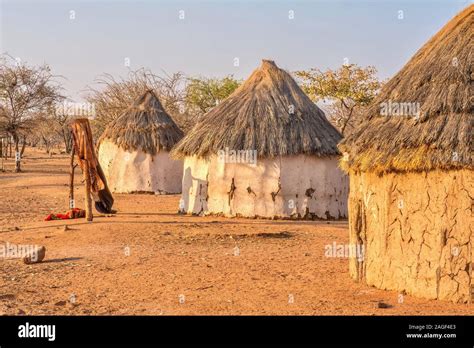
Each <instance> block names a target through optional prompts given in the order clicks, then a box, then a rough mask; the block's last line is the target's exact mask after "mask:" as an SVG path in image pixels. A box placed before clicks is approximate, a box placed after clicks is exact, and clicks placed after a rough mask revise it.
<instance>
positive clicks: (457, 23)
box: [339, 5, 474, 173]
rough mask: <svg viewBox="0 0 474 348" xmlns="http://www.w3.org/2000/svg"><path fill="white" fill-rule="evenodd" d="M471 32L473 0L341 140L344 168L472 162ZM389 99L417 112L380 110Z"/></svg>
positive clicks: (414, 168)
mask: <svg viewBox="0 0 474 348" xmlns="http://www.w3.org/2000/svg"><path fill="white" fill-rule="evenodd" d="M473 34H474V5H471V6H469V7H468V8H466V9H465V10H464V11H462V12H461V13H460V14H458V15H457V16H456V17H455V18H453V19H452V20H451V21H450V22H449V23H448V24H447V25H446V26H444V28H442V29H441V30H440V31H439V32H438V33H437V34H436V35H435V36H434V37H432V38H431V39H430V40H429V41H428V42H427V43H426V44H425V45H424V46H423V47H422V48H421V49H420V50H419V51H418V52H417V53H416V54H415V56H413V58H411V60H410V61H409V62H408V63H407V64H406V65H405V66H404V67H403V68H402V70H400V72H398V74H397V75H395V77H394V78H392V79H391V80H390V81H389V82H388V83H387V84H386V85H385V86H384V88H382V91H381V93H380V95H378V97H377V98H376V99H375V100H374V102H373V103H372V104H371V107H370V108H369V110H368V114H367V116H368V120H367V121H366V122H365V123H363V124H362V125H361V126H360V127H359V128H358V129H357V131H356V132H355V133H353V134H352V135H351V136H349V137H348V138H346V139H344V140H343V141H342V142H341V144H340V145H339V148H340V149H341V151H342V152H345V153H347V155H345V156H344V157H343V159H342V161H341V165H342V166H343V167H344V169H346V170H354V171H372V172H376V173H383V172H390V171H395V172H396V171H426V170H431V169H453V168H471V169H472V168H473V161H472V154H473V152H474V148H473V122H474V109H473V101H474V99H473V82H474V67H473V52H474V47H473V46H474V37H473V36H474V35H473ZM388 102H391V103H392V105H393V102H397V103H419V104H418V105H419V106H420V108H419V111H420V112H419V116H418V117H416V116H415V117H413V115H412V116H411V117H410V116H408V117H407V116H395V115H391V116H382V115H381V114H384V112H383V108H384V107H386V106H387V103H388ZM384 103H385V104H384ZM399 106H400V105H399ZM392 110H393V109H392Z"/></svg>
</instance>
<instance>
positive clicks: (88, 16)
mask: <svg viewBox="0 0 474 348" xmlns="http://www.w3.org/2000/svg"><path fill="white" fill-rule="evenodd" d="M0 2H1V4H0V23H1V24H0V34H1V35H0V52H2V53H6V52H7V53H8V54H10V55H11V56H13V57H19V58H21V60H22V61H26V62H28V63H30V64H41V63H44V62H46V63H48V64H50V66H51V67H52V69H53V72H54V73H55V74H59V75H63V76H64V77H66V78H67V80H66V81H65V83H64V85H65V88H66V91H67V93H68V94H69V95H70V96H71V97H72V98H73V99H75V100H76V101H80V100H81V96H83V92H81V91H82V90H84V89H85V87H86V86H87V85H88V84H92V83H93V81H94V79H95V78H96V77H97V76H98V75H100V74H102V73H105V72H107V73H111V74H112V75H114V76H124V75H126V73H127V69H128V68H127V67H125V64H124V61H125V58H127V57H128V58H129V59H130V63H131V69H137V68H140V67H147V68H150V69H152V70H153V71H155V72H157V73H160V72H161V70H165V71H166V72H169V73H172V72H175V71H182V72H184V73H186V74H187V75H189V76H194V75H202V76H213V77H217V76H225V75H229V74H233V75H234V76H235V77H237V78H246V77H247V76H248V75H249V74H250V72H251V71H252V70H253V69H255V68H256V67H257V66H258V65H259V64H260V60H261V59H262V58H272V59H274V60H275V61H276V63H277V64H278V65H279V66H280V67H283V68H285V69H288V70H290V71H294V70H298V69H307V68H310V67H318V68H320V69H326V68H336V67H338V66H340V65H341V64H342V63H343V62H344V58H345V57H347V58H348V59H349V62H350V63H357V64H359V65H364V66H365V65H374V66H375V67H376V68H377V69H378V71H379V76H380V77H381V78H387V77H390V76H392V75H393V74H394V73H396V72H397V71H398V70H399V69H400V68H401V67H402V66H403V65H404V64H405V63H406V61H407V60H408V59H409V58H410V57H411V56H412V55H413V54H414V53H415V52H416V50H417V49H418V48H420V47H421V45H423V43H425V42H426V41H427V40H428V39H429V38H430V37H431V36H432V35H434V34H435V33H436V32H437V31H438V30H439V29H440V28H441V27H442V26H443V25H444V24H445V23H446V22H447V21H449V19H450V18H452V17H453V16H454V15H455V14H456V13H458V12H459V11H461V10H462V9H463V8H465V7H466V6H467V5H468V4H469V3H471V2H472V1H471V0H404V1H401V0H385V1H383V0H381V1H375V0H360V1H357V0H336V1H329V0H325V1H321V0H319V1H316V0H314V1H309V0H308V1H290V0H287V1H284V0H280V1H263V0H260V1H257V0H254V1H249V0H245V1H244V0H241V1H237V0H233V1H230V0H229V1H222V0H221V1H199V0H194V1H193V0H187V1H170V0H168V1H165V0H155V1H152V0H149V1H131V0H129V1H123V0H122V1H112V0H95V1H90V0H82V1H78V0H69V1H67V0H63V1H58V0H57V1H51V0H49V1H43V0H34V1H33V0H30V1H27V0H1V1H0ZM180 10H184V11H185V12H184V14H185V18H184V19H180V18H179V14H180V13H179V11H180ZM290 10H293V11H294V19H289V18H288V17H289V11H290ZM70 11H75V19H70V15H71V12H70ZM399 11H403V17H404V18H403V19H399V18H398V16H399ZM235 57H238V58H239V60H240V66H239V67H234V65H233V60H234V58H235Z"/></svg>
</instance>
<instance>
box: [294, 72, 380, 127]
mask: <svg viewBox="0 0 474 348" xmlns="http://www.w3.org/2000/svg"><path fill="white" fill-rule="evenodd" d="M295 74H296V76H297V77H299V78H300V79H301V82H302V88H303V90H304V91H305V93H306V94H307V95H308V96H309V97H310V98H311V100H313V101H314V102H318V101H321V100H329V101H330V102H331V104H330V106H329V110H330V113H331V116H332V117H331V119H332V120H333V121H334V122H335V125H336V127H338V128H339V130H340V131H341V133H342V134H343V135H347V131H348V130H352V129H354V127H356V126H357V124H358V123H359V122H360V121H361V119H362V117H363V116H362V115H363V109H364V108H365V107H366V106H367V105H368V104H369V103H370V102H371V101H372V100H373V99H374V97H375V96H376V95H377V93H378V91H379V90H380V88H381V86H382V82H381V81H379V80H378V79H377V77H376V74H377V70H376V69H375V67H373V66H368V67H365V68H362V67H360V66H358V65H356V64H348V65H343V66H341V67H340V68H339V69H337V70H331V69H328V70H326V71H324V72H322V71H320V70H319V69H310V70H306V71H297V72H296V73H295Z"/></svg>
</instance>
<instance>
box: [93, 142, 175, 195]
mask: <svg viewBox="0 0 474 348" xmlns="http://www.w3.org/2000/svg"><path fill="white" fill-rule="evenodd" d="M99 163H100V166H101V167H102V170H103V171H104V174H105V177H106V178H107V184H108V186H109V188H110V190H111V191H112V192H116V193H132V192H153V193H158V194H173V193H181V179H182V176H183V161H179V160H173V159H171V158H170V156H169V153H168V152H166V151H160V152H158V153H157V154H156V155H154V156H152V155H150V154H147V153H145V152H143V151H127V150H124V149H123V148H121V147H118V146H117V145H116V144H114V143H113V142H111V141H108V140H105V141H103V142H102V143H101V144H100V148H99Z"/></svg>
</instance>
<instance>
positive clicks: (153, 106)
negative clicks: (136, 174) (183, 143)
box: [99, 91, 183, 155]
mask: <svg viewBox="0 0 474 348" xmlns="http://www.w3.org/2000/svg"><path fill="white" fill-rule="evenodd" d="M182 137H183V132H182V131H181V129H179V127H178V126H177V125H176V123H174V121H173V120H172V118H171V117H170V116H169V115H168V114H167V113H166V112H165V111H164V109H163V106H162V105H161V103H160V101H159V100H158V98H157V97H156V95H155V94H154V93H153V92H152V91H147V92H145V94H143V96H141V97H140V98H138V99H137V100H136V101H135V103H133V105H132V106H131V107H129V108H128V109H127V110H125V112H124V113H123V114H122V115H120V116H119V117H117V118H116V119H115V120H113V121H112V122H110V124H109V125H108V126H107V128H106V129H105V131H104V133H103V134H102V136H101V138H100V141H99V143H100V142H101V141H103V140H105V139H110V140H111V141H113V142H114V143H115V144H117V145H118V146H120V147H122V148H124V149H125V150H132V151H133V150H142V151H143V152H146V153H149V154H151V155H155V154H156V153H157V152H159V151H162V150H164V151H171V148H172V147H173V146H174V145H175V144H176V143H177V142H178V141H180V140H181V138H182Z"/></svg>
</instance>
